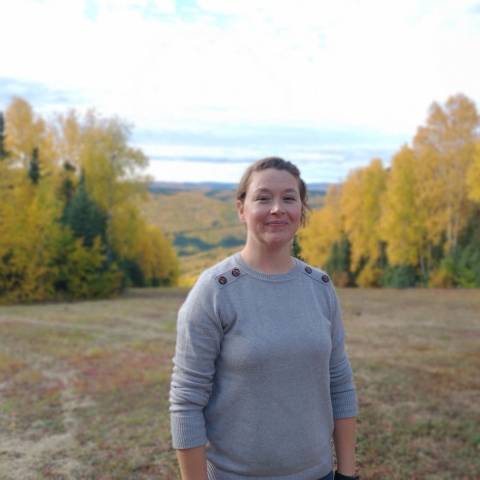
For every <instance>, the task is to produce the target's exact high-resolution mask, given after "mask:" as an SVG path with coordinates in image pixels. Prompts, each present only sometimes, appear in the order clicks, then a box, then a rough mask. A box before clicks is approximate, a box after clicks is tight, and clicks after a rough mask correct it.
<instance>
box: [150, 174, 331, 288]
mask: <svg viewBox="0 0 480 480" xmlns="http://www.w3.org/2000/svg"><path fill="white" fill-rule="evenodd" d="M235 188H236V187H235V186H234V185H228V184H214V183H210V184H199V185H195V184H160V183H157V184H153V185H152V186H150V188H149V194H148V195H149V200H148V202H147V203H146V204H145V205H144V206H143V213H144V215H145V217H146V219H147V221H148V222H149V223H153V224H155V225H158V226H159V227H160V228H161V229H162V230H163V231H164V232H165V234H167V235H170V236H172V237H173V245H174V248H175V250H176V252H177V254H178V256H179V260H180V272H181V283H182V284H183V285H190V284H192V283H193V281H195V279H196V278H197V276H198V275H199V274H200V273H201V272H202V271H203V270H204V269H205V268H207V267H209V266H210V265H213V264H215V263H216V262H217V261H219V260H221V259H222V258H225V257H226V256H228V255H231V254H232V253H234V252H236V251H238V250H240V249H241V247H242V245H243V244H244V242H245V227H244V225H243V224H241V223H240V221H239V220H238V216H237V210H236V208H235ZM317 188H321V187H320V186H317ZM324 195H325V192H324V190H320V189H319V190H312V191H310V192H309V197H310V201H309V203H310V205H311V206H312V208H319V207H321V206H322V204H323V198H324Z"/></svg>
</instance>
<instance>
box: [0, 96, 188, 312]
mask: <svg viewBox="0 0 480 480" xmlns="http://www.w3.org/2000/svg"><path fill="white" fill-rule="evenodd" d="M130 135H131V126H130V125H129V124H127V123H126V122H124V121H123V120H121V119H119V118H117V117H112V118H107V117H103V116H101V115H100V114H99V113H98V112H96V111H95V110H89V111H87V112H86V113H85V114H83V115H80V114H79V113H78V112H77V111H75V110H73V109H71V110H69V111H68V112H67V113H65V114H55V115H54V116H53V118H51V119H49V120H46V119H44V118H42V117H41V116H39V115H38V114H36V113H35V112H34V110H33V108H32V107H31V106H30V105H29V103H28V102H26V101H25V100H24V99H22V98H20V97H14V98H13V99H12V101H11V103H10V104H9V105H8V107H7V108H6V110H5V112H3V113H0V303H4V304H5V303H25V302H35V301H45V300H63V299H66V300H72V299H84V298H102V297H110V296H114V295H115V294H117V293H118V292H119V291H120V290H121V289H122V288H125V287H128V286H160V285H176V284H177V282H178V276H179V267H178V261H177V257H176V254H175V251H174V250H173V247H172V242H173V239H172V238H169V237H167V236H165V235H164V233H163V232H162V230H161V229H160V228H159V227H158V226H155V225H151V224H148V223H147V222H146V221H145V219H144V216H143V215H142V214H141V211H140V209H141V206H142V204H143V203H144V202H146V201H147V198H148V196H147V193H146V186H147V184H148V182H149V181H150V179H149V178H147V177H145V176H142V175H141V170H142V168H144V167H145V166H146V165H147V162H148V160H147V158H146V157H145V155H144V154H143V152H142V151H141V150H139V149H137V148H133V147H132V146H130V145H129V144H128V140H129V137H130Z"/></svg>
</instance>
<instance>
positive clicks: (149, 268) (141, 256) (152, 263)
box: [135, 224, 180, 286]
mask: <svg viewBox="0 0 480 480" xmlns="http://www.w3.org/2000/svg"><path fill="white" fill-rule="evenodd" d="M139 233H140V235H139V237H138V239H137V241H136V242H135V248H136V260H137V263H138V264H139V265H140V268H141V269H142V273H143V276H144V279H145V283H146V284H147V285H152V286H158V285H177V284H178V279H179V276H180V270H179V266H178V260H177V256H176V254H175V252H174V250H173V248H172V239H168V238H167V237H165V235H164V234H163V232H162V231H161V230H160V229H159V228H158V227H157V226H156V225H146V224H144V225H143V226H142V230H141V232H139Z"/></svg>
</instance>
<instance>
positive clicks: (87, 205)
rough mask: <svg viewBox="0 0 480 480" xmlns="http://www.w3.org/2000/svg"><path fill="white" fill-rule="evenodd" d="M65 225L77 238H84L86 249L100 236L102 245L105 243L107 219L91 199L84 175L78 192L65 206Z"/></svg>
mask: <svg viewBox="0 0 480 480" xmlns="http://www.w3.org/2000/svg"><path fill="white" fill-rule="evenodd" d="M63 223H64V224H65V225H68V226H69V227H70V229H71V230H72V232H73V235H74V237H75V238H83V245H84V246H85V247H92V245H93V242H94V240H95V238H96V237H98V236H100V238H101V240H102V243H105V235H106V226H107V218H106V215H105V213H104V212H103V211H102V210H101V209H100V208H99V207H98V205H97V204H96V202H95V201H94V200H92V199H91V198H90V197H89V195H88V193H87V189H86V187H85V175H84V174H83V173H82V175H81V177H80V181H79V183H78V187H77V189H76V192H75V193H74V195H73V196H72V197H71V199H70V201H69V202H68V203H67V204H66V206H65V211H64V214H63Z"/></svg>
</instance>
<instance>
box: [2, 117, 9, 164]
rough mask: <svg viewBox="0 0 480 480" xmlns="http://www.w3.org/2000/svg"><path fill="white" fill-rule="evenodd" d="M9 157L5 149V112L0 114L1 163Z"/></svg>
mask: <svg viewBox="0 0 480 480" xmlns="http://www.w3.org/2000/svg"><path fill="white" fill-rule="evenodd" d="M7 155H8V154H7V151H6V149H5V120H4V119H3V112H0V162H1V161H2V160H4V159H5V158H7Z"/></svg>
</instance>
